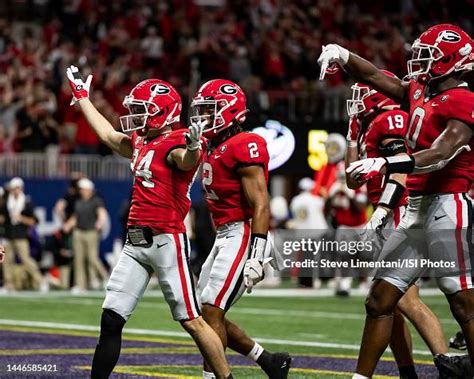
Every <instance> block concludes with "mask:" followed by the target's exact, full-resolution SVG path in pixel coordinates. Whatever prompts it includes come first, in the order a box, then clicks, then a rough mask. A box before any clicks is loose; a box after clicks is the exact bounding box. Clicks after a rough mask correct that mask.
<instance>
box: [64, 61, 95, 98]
mask: <svg viewBox="0 0 474 379" xmlns="http://www.w3.org/2000/svg"><path fill="white" fill-rule="evenodd" d="M66 75H67V78H68V80H69V85H70V86H71V90H72V100H71V105H73V104H75V103H76V101H79V100H81V99H87V98H88V97H89V91H90V87H91V82H92V75H89V76H88V77H87V79H86V80H85V81H84V78H83V77H82V75H81V73H80V72H79V69H78V68H77V67H76V66H74V65H71V66H69V67H68V68H67V70H66Z"/></svg>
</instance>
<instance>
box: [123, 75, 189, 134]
mask: <svg viewBox="0 0 474 379" xmlns="http://www.w3.org/2000/svg"><path fill="white" fill-rule="evenodd" d="M123 106H124V107H125V108H127V109H128V111H129V113H130V114H129V115H126V116H121V117H120V124H121V125H122V130H123V131H124V132H130V131H132V130H138V131H139V132H138V133H140V134H146V132H147V131H148V130H149V129H161V128H164V127H165V126H167V125H170V124H173V123H175V122H178V121H179V116H180V114H181V108H182V103H181V97H180V96H179V94H178V92H177V91H176V90H175V89H174V87H173V86H172V85H171V84H169V83H167V82H165V81H163V80H160V79H147V80H144V81H142V82H140V83H138V84H137V85H136V86H135V87H134V88H133V89H132V91H131V92H130V94H129V95H128V96H125V99H124V100H123Z"/></svg>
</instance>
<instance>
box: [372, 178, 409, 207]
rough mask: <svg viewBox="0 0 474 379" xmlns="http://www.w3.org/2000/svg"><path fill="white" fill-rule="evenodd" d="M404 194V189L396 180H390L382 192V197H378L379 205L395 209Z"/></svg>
mask: <svg viewBox="0 0 474 379" xmlns="http://www.w3.org/2000/svg"><path fill="white" fill-rule="evenodd" d="M404 193H405V187H404V186H402V185H401V184H400V183H398V182H397V181H396V180H393V179H390V180H389V181H388V182H387V185H386V186H385V189H384V190H383V193H382V196H380V200H379V204H378V205H383V206H385V207H387V208H390V209H395V208H396V207H397V205H398V202H399V201H400V199H401V198H402V196H403V194H404Z"/></svg>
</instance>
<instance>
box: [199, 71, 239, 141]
mask: <svg viewBox="0 0 474 379" xmlns="http://www.w3.org/2000/svg"><path fill="white" fill-rule="evenodd" d="M191 112H192V116H191V121H192V122H197V121H207V124H206V125H205V126H204V128H203V135H204V136H206V137H208V138H212V137H213V136H215V135H217V134H218V133H220V132H221V131H222V130H224V129H226V128H228V127H229V126H231V125H233V123H234V121H237V122H239V123H241V122H244V121H245V114H246V113H247V99H246V97H245V94H244V92H243V91H242V89H241V88H240V87H239V86H238V85H237V84H235V83H233V82H231V81H230V80H224V79H214V80H210V81H208V82H206V83H204V84H203V85H202V86H201V87H200V88H199V89H198V91H197V93H196V95H195V96H194V98H193V101H192V103H191Z"/></svg>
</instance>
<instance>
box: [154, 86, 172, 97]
mask: <svg viewBox="0 0 474 379" xmlns="http://www.w3.org/2000/svg"><path fill="white" fill-rule="evenodd" d="M150 91H151V96H156V95H166V94H167V93H170V91H171V90H170V88H169V87H168V86H166V85H164V84H153V85H152V86H151V87H150Z"/></svg>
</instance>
